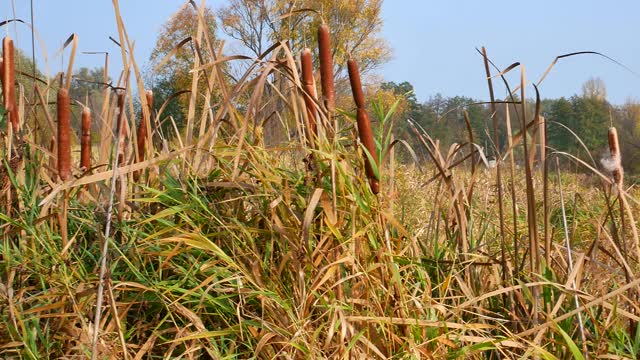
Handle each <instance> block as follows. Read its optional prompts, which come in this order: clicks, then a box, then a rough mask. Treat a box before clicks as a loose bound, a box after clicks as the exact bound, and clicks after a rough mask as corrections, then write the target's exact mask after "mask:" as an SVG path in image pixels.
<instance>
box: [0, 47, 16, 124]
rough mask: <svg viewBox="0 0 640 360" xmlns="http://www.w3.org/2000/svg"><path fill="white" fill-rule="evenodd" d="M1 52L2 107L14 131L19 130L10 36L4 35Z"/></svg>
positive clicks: (12, 50)
mask: <svg viewBox="0 0 640 360" xmlns="http://www.w3.org/2000/svg"><path fill="white" fill-rule="evenodd" d="M2 52H3V65H2V69H3V75H2V80H3V81H2V93H3V94H4V103H3V104H4V108H5V111H6V112H7V117H8V119H9V121H10V122H11V125H12V129H13V132H14V133H16V132H18V130H19V128H18V127H19V125H20V124H19V121H18V107H17V106H16V87H15V81H16V65H15V59H14V56H15V53H14V47H13V40H11V38H10V37H8V36H7V37H5V38H4V39H3V41H2Z"/></svg>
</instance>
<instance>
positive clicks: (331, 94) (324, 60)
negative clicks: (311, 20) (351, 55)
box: [318, 24, 336, 115]
mask: <svg viewBox="0 0 640 360" xmlns="http://www.w3.org/2000/svg"><path fill="white" fill-rule="evenodd" d="M318 54H319V57H320V81H321V84H322V96H324V104H325V107H326V108H327V110H328V111H329V114H330V115H331V114H332V113H333V112H334V111H335V96H336V91H335V85H334V82H333V57H332V56H331V37H330V35H329V27H328V26H327V25H326V24H322V25H320V27H319V28H318Z"/></svg>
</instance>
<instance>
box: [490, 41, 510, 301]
mask: <svg viewBox="0 0 640 360" xmlns="http://www.w3.org/2000/svg"><path fill="white" fill-rule="evenodd" d="M482 56H483V58H484V70H485V73H486V75H487V85H488V87H489V100H490V108H491V122H492V126H493V146H494V152H493V153H494V158H495V161H496V187H497V188H498V198H497V199H496V200H497V203H498V218H499V219H500V258H501V260H500V261H501V266H502V282H503V284H506V283H507V272H508V268H507V255H506V254H507V251H506V242H505V240H506V236H505V224H504V204H503V199H502V196H503V189H502V154H500V137H499V136H498V113H497V110H496V103H495V101H496V99H495V95H494V92H493V81H492V80H491V69H490V67H489V58H488V57H487V49H485V47H484V46H483V47H482ZM507 106H508V105H507ZM516 257H517V255H516ZM511 303H512V304H513V301H512V302H511Z"/></svg>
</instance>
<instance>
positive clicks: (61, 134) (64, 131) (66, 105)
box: [57, 88, 71, 249]
mask: <svg viewBox="0 0 640 360" xmlns="http://www.w3.org/2000/svg"><path fill="white" fill-rule="evenodd" d="M57 110H58V112H57V114H58V176H60V179H61V180H62V181H66V180H67V179H69V177H70V176H71V103H70V101H69V92H68V91H67V89H65V88H60V89H59V90H58V101H57ZM67 195H68V194H67V192H66V191H65V192H64V195H63V198H62V211H61V212H60V214H59V222H60V236H61V237H62V247H63V249H64V248H66V246H67V242H68V241H67V236H68V235H67V205H68V198H67Z"/></svg>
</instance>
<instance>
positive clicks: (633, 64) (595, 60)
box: [0, 0, 640, 104]
mask: <svg viewBox="0 0 640 360" xmlns="http://www.w3.org/2000/svg"><path fill="white" fill-rule="evenodd" d="M33 1H34V11H35V21H34V22H35V25H36V29H37V30H38V31H39V33H40V35H41V37H42V39H43V42H44V43H45V45H46V50H47V51H46V52H47V54H48V60H49V67H50V71H51V72H53V73H55V72H57V71H61V70H62V69H63V64H62V63H63V61H64V58H63V57H61V56H58V57H56V58H54V55H55V54H56V52H57V50H58V49H59V48H60V47H61V46H62V43H63V42H64V40H66V38H67V37H68V36H69V35H70V34H71V33H73V32H75V33H77V34H78V37H79V49H78V51H79V52H80V51H109V52H110V54H111V55H110V57H111V61H110V66H111V67H112V68H113V69H118V68H120V67H121V61H120V54H119V50H118V48H117V47H116V46H115V44H113V43H112V42H111V41H110V40H109V39H108V37H109V36H113V37H114V38H117V28H116V24H115V20H114V11H113V5H112V2H111V1H109V0H33ZM12 2H14V3H15V5H16V8H15V11H16V17H18V18H20V19H23V20H25V21H27V22H29V21H30V18H29V16H30V11H29V1H27V0H22V1H19V0H18V1H16V0H13V1H12V0H0V4H2V5H1V6H2V9H3V10H4V11H3V13H4V14H5V17H6V18H10V17H12V15H13V14H12V10H11V9H12V6H11V4H12ZM223 2H224V1H223V0H215V1H208V4H210V5H212V6H213V7H214V9H215V8H217V7H219V6H220V4H222V3H223ZM183 3H184V1H183V0H120V7H121V11H122V15H123V18H124V22H125V26H126V27H127V30H128V32H129V36H130V38H132V39H134V40H135V41H136V58H137V59H138V62H139V63H140V64H143V63H145V62H146V59H148V57H149V54H150V52H151V49H152V48H153V45H154V42H155V37H156V34H157V32H158V29H159V28H160V26H161V24H162V23H163V22H164V21H165V20H166V19H167V18H168V17H169V16H170V15H171V14H172V13H173V12H174V11H175V10H176V9H177V8H178V7H179V6H180V5H181V4H183ZM638 14H640V1H638V0H618V1H609V2H606V1H596V0H582V1H578V0H566V1H562V0H556V1H549V0H538V1H536V2H533V1H532V2H526V3H525V2H512V1H498V0H492V1H474V0H450V1H442V0H441V1H418V0H411V1H410V0H386V1H385V2H384V5H383V13H382V16H383V19H384V30H383V33H382V35H383V37H385V38H386V39H387V41H388V42H389V44H390V46H391V47H392V48H393V58H392V60H391V61H390V62H389V63H388V64H386V65H385V66H384V67H382V68H381V69H380V73H381V74H382V75H383V76H384V78H385V79H386V80H389V81H396V82H401V81H409V82H411V83H412V84H413V85H414V86H415V89H416V94H417V96H418V99H420V100H425V99H426V98H428V97H429V96H431V95H434V94H436V93H441V94H443V95H445V96H454V95H465V96H470V97H474V98H478V99H486V98H487V90H486V81H485V79H484V69H483V64H482V59H481V57H480V56H479V55H478V54H477V52H476V50H475V48H476V47H481V46H486V47H487V51H488V54H489V56H490V57H491V58H492V59H493V60H494V62H495V63H496V64H497V65H498V66H500V67H506V66H508V65H510V64H511V63H513V62H516V61H519V62H521V63H523V64H525V67H526V72H527V76H528V78H529V79H531V80H537V79H538V78H539V77H540V76H541V75H542V73H543V72H544V70H545V69H546V67H547V66H548V65H549V64H550V63H551V61H553V59H554V58H555V57H556V56H557V55H561V54H565V53H569V52H574V51H584V50H593V51H599V52H602V53H605V54H606V55H608V56H610V57H612V58H614V59H616V60H618V61H620V62H621V63H623V64H625V65H626V66H628V67H629V68H631V69H633V71H635V72H636V73H640V40H639V39H638V34H640V31H639V30H640V21H638V20H637V17H638ZM3 20H4V19H3ZM16 28H17V29H18V32H17V33H16V32H15V29H16ZM2 31H3V32H4V33H7V32H8V33H9V34H10V35H11V36H12V37H14V38H17V42H18V44H19V46H20V47H21V48H23V49H25V50H26V51H27V53H28V54H30V49H31V39H30V34H29V32H28V29H27V28H26V27H25V26H24V25H21V24H18V25H15V26H14V25H9V26H8V27H7V26H5V28H4V29H2ZM42 54H43V51H42V50H41V47H40V45H38V43H36V57H37V58H38V59H39V64H40V66H41V67H43V68H44V65H43V62H42V59H43V56H42ZM103 61H104V58H103V57H102V56H95V55H94V56H89V55H78V57H77V60H76V68H77V67H80V66H90V67H93V66H101V65H102V63H103ZM43 70H44V69H43ZM516 75H517V74H516V73H514V75H513V76H511V77H510V80H512V81H517V77H518V76H519V75H518V76H516ZM592 76H593V77H600V78H602V79H603V80H604V81H605V83H606V85H607V91H608V95H609V100H610V101H611V102H613V103H616V104H621V103H624V102H625V101H626V100H627V99H629V98H632V99H635V100H640V77H639V76H638V75H634V74H632V73H630V72H629V71H627V70H624V69H622V68H621V67H619V66H617V65H615V64H613V63H611V62H610V61H608V60H605V59H603V58H601V57H597V56H592V55H589V56H579V57H572V58H567V59H563V60H561V61H560V62H559V63H558V64H557V65H556V66H555V67H554V69H553V70H552V72H551V74H550V75H549V77H548V78H547V79H546V80H545V81H544V83H543V84H542V86H541V87H540V91H541V95H542V96H543V97H546V98H555V97H560V96H566V97H569V96H571V95H573V94H576V93H579V92H580V89H581V86H582V83H584V81H586V80H587V79H588V78H589V77H592ZM497 94H498V95H499V96H503V95H504V89H502V88H498V89H497Z"/></svg>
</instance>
